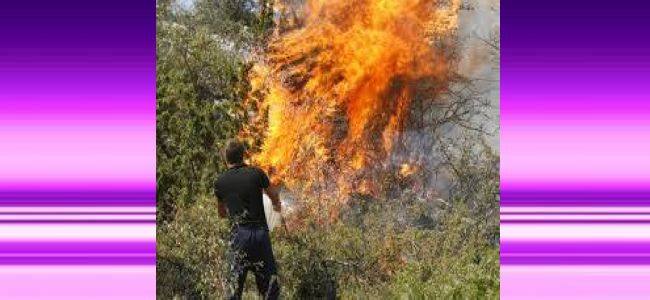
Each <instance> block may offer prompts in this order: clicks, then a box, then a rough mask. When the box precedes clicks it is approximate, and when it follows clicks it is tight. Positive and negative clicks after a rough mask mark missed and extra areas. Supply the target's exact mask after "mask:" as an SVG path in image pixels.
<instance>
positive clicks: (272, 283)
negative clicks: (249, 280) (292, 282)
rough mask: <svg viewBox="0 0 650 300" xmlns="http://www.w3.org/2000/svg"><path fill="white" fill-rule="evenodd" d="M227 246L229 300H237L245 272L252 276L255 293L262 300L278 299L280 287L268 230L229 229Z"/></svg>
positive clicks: (250, 227) (249, 228)
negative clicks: (229, 235)
mask: <svg viewBox="0 0 650 300" xmlns="http://www.w3.org/2000/svg"><path fill="white" fill-rule="evenodd" d="M230 246H231V247H230V251H231V263H232V265H231V295H230V299H241V296H242V292H243V290H244V282H245V281H246V275H247V274H248V271H252V272H253V273H254V274H255V283H256V284H257V289H258V291H259V292H260V294H262V295H264V299H278V297H279V295H280V286H279V284H278V280H277V273H278V272H277V266H276V264H275V258H274V257H273V250H272V248H271V239H270V237H269V230H268V228H267V227H266V226H262V225H237V226H235V228H234V229H233V232H232V238H231V240H230Z"/></svg>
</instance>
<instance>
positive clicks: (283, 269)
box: [158, 151, 499, 299]
mask: <svg viewBox="0 0 650 300" xmlns="http://www.w3.org/2000/svg"><path fill="white" fill-rule="evenodd" d="M459 153H465V155H466V156H465V157H462V156H458V157H456V158H453V159H452V160H451V161H449V162H448V163H450V164H451V163H453V164H455V165H461V164H462V163H466V162H467V161H473V162H475V164H471V165H465V166H464V168H463V169H462V170H463V171H462V172H461V173H459V174H457V176H460V177H464V178H476V177H477V176H485V174H487V173H485V172H486V170H492V169H493V168H495V166H496V165H498V157H497V156H485V153H484V152H462V151H461V152H459ZM470 153H473V154H470ZM452 179H453V180H454V182H458V184H457V185H456V186H455V187H454V188H453V189H454V190H455V191H456V192H455V193H457V194H456V195H461V194H462V195H463V196H464V197H466V198H464V199H460V198H458V197H455V198H454V199H456V200H455V201H451V202H444V201H441V200H437V199H427V198H421V197H418V196H416V194H414V193H410V192H409V191H408V190H406V191H405V192H404V193H403V194H402V195H400V196H398V197H397V198H385V199H371V198H361V199H359V203H360V204H363V207H364V208H363V209H360V210H355V206H354V205H351V206H350V207H349V208H348V209H347V211H343V212H341V214H342V215H341V218H340V219H339V222H336V223H333V224H327V225H319V223H318V222H317V220H314V219H313V218H312V217H307V218H306V219H305V220H303V223H304V226H297V227H293V228H289V229H288V231H286V230H285V229H284V228H279V229H276V230H275V231H274V232H273V233H272V242H273V246H274V252H275V256H276V259H277V260H278V264H279V266H280V283H281V286H282V294H283V296H284V297H285V298H287V299H306V298H326V297H328V296H331V295H336V296H337V297H341V298H344V299H347V298H357V299H374V298H407V299H428V298H441V299H448V298H451V299H467V298H490V299H494V298H498V295H499V245H498V227H494V226H492V225H493V222H498V220H497V219H490V220H486V217H485V215H484V214H483V213H484V212H481V210H486V211H490V210H495V209H496V208H498V194H494V193H489V192H486V191H491V190H493V189H495V188H497V187H498V186H499V181H498V176H491V177H483V180H482V183H481V184H480V185H477V184H474V183H472V181H471V180H460V178H459V177H453V178H452ZM477 201H480V202H484V203H483V204H482V205H476V202H477ZM214 206H215V205H214V202H213V200H210V199H208V198H206V199H203V200H202V201H199V202H198V203H196V204H195V205H193V206H191V207H190V208H187V209H183V210H182V211H181V213H179V214H178V215H177V217H176V219H175V220H174V221H173V222H172V223H170V224H167V225H166V226H163V227H162V228H160V234H159V238H158V245H159V250H158V251H159V265H158V267H159V269H158V272H159V274H161V275H159V276H158V282H159V285H158V287H159V288H158V293H159V297H160V298H161V299H170V298H173V297H174V296H182V295H185V296H188V295H194V296H195V297H196V298H204V299H216V298H221V297H223V293H224V287H223V282H224V278H225V277H224V276H225V273H224V272H225V268H226V267H227V264H226V262H225V261H224V257H225V256H224V252H225V250H226V245H225V241H226V237H227V225H226V224H225V222H224V221H223V220H219V219H217V218H216V211H215V207H214ZM489 218H496V215H490V216H489ZM422 220H428V221H427V222H423V221H422ZM495 236H496V237H497V238H496V239H495ZM251 281H252V280H249V282H251ZM246 293H247V295H249V296H252V295H255V289H254V287H253V286H252V285H249V286H248V287H247V289H246ZM188 297H189V296H188ZM189 299H192V297H189Z"/></svg>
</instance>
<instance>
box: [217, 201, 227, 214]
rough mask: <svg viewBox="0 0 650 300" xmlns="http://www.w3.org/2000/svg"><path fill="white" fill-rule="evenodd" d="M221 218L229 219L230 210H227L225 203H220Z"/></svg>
mask: <svg viewBox="0 0 650 300" xmlns="http://www.w3.org/2000/svg"><path fill="white" fill-rule="evenodd" d="M218 211H219V217H220V218H226V217H228V210H227V209H226V204H224V203H223V202H219V209H218Z"/></svg>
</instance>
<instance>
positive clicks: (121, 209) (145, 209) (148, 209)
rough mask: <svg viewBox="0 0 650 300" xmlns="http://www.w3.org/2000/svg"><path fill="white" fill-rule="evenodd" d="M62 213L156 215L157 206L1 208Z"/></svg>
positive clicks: (0, 210)
mask: <svg viewBox="0 0 650 300" xmlns="http://www.w3.org/2000/svg"><path fill="white" fill-rule="evenodd" d="M60 212H79V213H105V212H115V213H125V212H126V213H129V212H132V213H155V212H156V207H155V206H114V207H111V206H97V207H93V206H88V207H85V206H70V207H66V206H34V207H31V206H8V207H4V206H0V213H60Z"/></svg>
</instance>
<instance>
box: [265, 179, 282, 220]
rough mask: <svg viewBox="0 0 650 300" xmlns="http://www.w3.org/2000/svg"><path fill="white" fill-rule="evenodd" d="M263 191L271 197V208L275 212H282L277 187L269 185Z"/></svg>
mask: <svg viewBox="0 0 650 300" xmlns="http://www.w3.org/2000/svg"><path fill="white" fill-rule="evenodd" d="M264 192H265V193H266V194H267V195H268V196H269V198H270V199H271V204H273V210H274V211H276V212H278V213H279V212H282V202H281V201H280V195H278V189H277V187H275V186H273V185H269V187H268V188H265V189H264Z"/></svg>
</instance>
